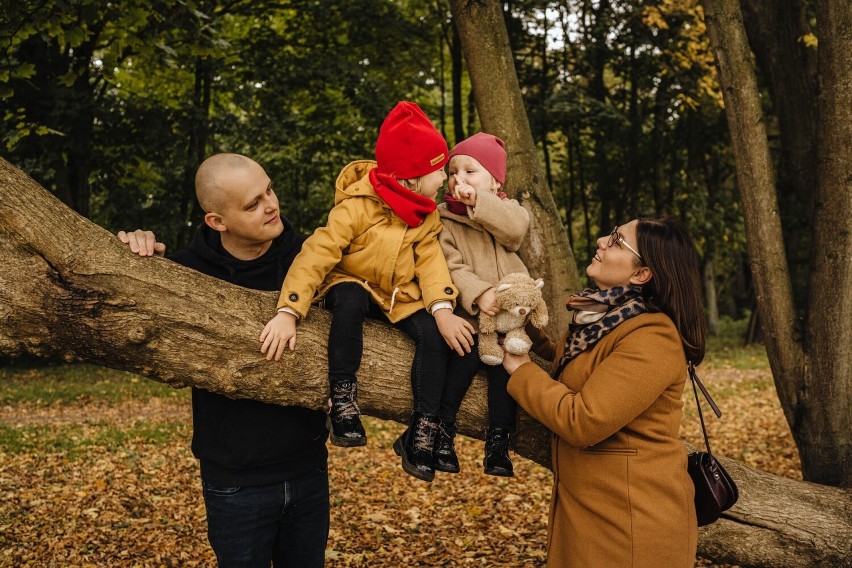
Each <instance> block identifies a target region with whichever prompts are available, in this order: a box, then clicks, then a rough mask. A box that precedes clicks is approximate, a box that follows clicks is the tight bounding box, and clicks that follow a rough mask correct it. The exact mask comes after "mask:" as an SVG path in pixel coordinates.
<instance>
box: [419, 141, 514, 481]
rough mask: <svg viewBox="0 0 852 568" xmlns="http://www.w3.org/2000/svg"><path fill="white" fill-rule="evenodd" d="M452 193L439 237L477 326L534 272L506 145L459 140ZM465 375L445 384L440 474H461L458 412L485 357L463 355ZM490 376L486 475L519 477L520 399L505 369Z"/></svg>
mask: <svg viewBox="0 0 852 568" xmlns="http://www.w3.org/2000/svg"><path fill="white" fill-rule="evenodd" d="M448 176H449V181H448V187H449V190H448V191H447V194H446V195H445V197H444V203H442V204H440V205H439V206H438V212H439V213H440V215H441V222H442V223H443V225H444V230H443V231H442V232H441V233H440V235H439V240H440V241H441V249H442V250H443V251H444V256H445V257H446V258H447V265H448V266H449V269H450V276H451V277H452V279H453V284H454V285H455V286H456V288H457V289H458V291H459V295H458V306H457V307H456V313H458V314H459V315H461V316H463V317H465V318H466V319H468V320H469V321H471V322H472V323H474V324H475V323H476V319H477V316H478V315H479V313H480V312H484V313H486V314H488V315H492V316H493V315H496V314H497V312H498V311H499V308H498V307H497V302H496V293H495V286H496V284H497V283H498V282H499V281H500V279H501V278H503V277H504V276H506V275H507V274H510V273H512V272H522V273H524V274H527V273H528V272H527V268H526V267H525V266H524V263H523V262H522V261H521V259H520V257H518V255H517V250H518V248H519V247H520V246H521V242H522V241H523V239H524V237H525V236H526V234H527V229H528V227H529V213H528V212H527V210H526V209H524V208H523V207H522V206H521V205H520V204H519V203H518V202H517V201H516V200H514V199H508V198H507V197H506V194H504V193H503V192H501V191H500V189H501V188H502V187H503V184H504V183H505V181H506V150H505V145H504V143H503V141H502V140H501V139H500V138H498V137H496V136H493V135H491V134H486V133H484V132H480V133H478V134H474V135H473V136H471V137H470V138H468V139H466V140H463V141H462V142H460V143H458V144H457V145H456V147H455V148H453V150H452V152H450V161H449V173H448ZM451 365H457V366H458V367H459V368H460V369H462V368H463V371H462V372H457V373H453V375H454V376H455V377H459V376H463V377H465V379H464V380H458V379H456V380H455V381H453V382H448V383H447V384H446V385H445V386H444V392H443V395H442V398H441V407H440V412H439V417H440V420H441V428H440V430H439V433H438V436H439V438H438V443H437V445H436V448H435V469H437V470H440V471H446V472H450V473H455V472H458V471H459V465H458V458H457V457H456V454H455V449H454V446H453V440H454V436H455V433H456V414H457V412H458V410H459V406H460V405H461V402H462V399H463V398H464V395H465V393H466V392H467V389H468V388H469V387H470V384H471V381H472V380H473V376H474V375H475V374H476V373H477V371H478V370H479V367H480V360H479V354H478V352H477V351H476V350H474V351H473V352H472V353H469V354H467V355H464V356H462V357H459V358H456V359H455V360H454V361H452V362H451ZM485 369H486V372H487V375H488V418H489V427H488V431H487V433H486V441H485V460H484V466H485V473H488V474H490V475H499V476H506V477H509V476H512V475H514V470H513V467H512V461H511V459H510V458H509V454H508V448H509V441H510V436H511V435H512V434H513V433H514V431H515V410H516V405H515V401H514V400H513V399H512V398H511V397H510V396H509V394H508V393H507V392H506V384H507V382H508V380H509V374H508V373H507V372H506V371H505V370H504V369H503V367H502V366H501V365H497V366H489V365H486V366H485Z"/></svg>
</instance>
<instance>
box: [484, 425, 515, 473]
mask: <svg viewBox="0 0 852 568" xmlns="http://www.w3.org/2000/svg"><path fill="white" fill-rule="evenodd" d="M510 437H511V432H509V431H508V430H506V429H505V428H489V429H488V432H487V433H486V434H485V462H484V465H485V473H487V474H488V475H498V476H500V477H512V476H513V475H515V470H514V468H513V467H512V460H511V459H509V438H510Z"/></svg>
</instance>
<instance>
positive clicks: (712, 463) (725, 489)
mask: <svg viewBox="0 0 852 568" xmlns="http://www.w3.org/2000/svg"><path fill="white" fill-rule="evenodd" d="M689 378H690V380H691V381H692V392H693V393H695V404H696V406H697V407H698V418H699V419H700V420H701V432H702V433H703V434H704V444H705V445H706V446H707V451H706V452H701V451H696V452H695V453H692V454H689V460H688V465H687V469H688V471H689V476H690V477H691V478H692V483H693V484H694V485H695V513H696V515H697V516H698V526H699V527H702V526H704V525H709V524H710V523H713V522H715V521H716V520H717V519H718V518H719V516H720V515H721V514H722V511H727V510H728V509H730V508H731V507H733V506H734V503H736V502H737V499H738V498H739V496H740V493H739V490H738V489H737V484H736V483H734V480H733V479H732V478H731V476H730V475H729V474H728V472H727V471H725V468H724V467H722V464H721V463H719V462H718V461H717V460H716V458H714V457H713V454H712V453H711V452H710V440H709V438H707V429H706V428H705V426H704V414H703V413H702V412H701V403H700V401H699V400H698V391H697V390H696V388H695V385H696V384H697V385H698V388H700V389H701V393H702V394H703V395H704V398H706V399H707V402H708V403H709V404H710V408H712V409H713V412H714V413H715V414H716V417H718V418H721V417H722V412H721V411H720V410H719V407H718V406H716V403H715V402H714V401H713V398H712V397H711V396H710V393H708V392H707V389H706V388H704V385H703V384H702V383H701V379H699V378H698V375H696V374H695V367H694V366H693V365H692V362H690V363H689Z"/></svg>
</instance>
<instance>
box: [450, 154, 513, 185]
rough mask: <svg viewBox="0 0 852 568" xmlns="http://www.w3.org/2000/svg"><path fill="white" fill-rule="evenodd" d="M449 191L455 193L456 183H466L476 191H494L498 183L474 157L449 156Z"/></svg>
mask: <svg viewBox="0 0 852 568" xmlns="http://www.w3.org/2000/svg"><path fill="white" fill-rule="evenodd" d="M449 170H450V176H449V178H450V181H449V184H448V185H449V188H450V191H451V192H453V193H454V194H455V189H456V185H458V184H466V185H469V186H471V187H472V188H473V189H475V190H476V191H477V192H480V191H487V192H490V193H496V192H497V190H498V189H500V183H499V182H498V181H497V180H496V179H494V176H492V175H491V173H490V172H489V171H488V170H486V169H485V167H484V166H483V165H482V164H480V163H479V161H478V160H476V159H475V158H471V157H470V156H464V155H458V156H453V157H452V158H450V166H449Z"/></svg>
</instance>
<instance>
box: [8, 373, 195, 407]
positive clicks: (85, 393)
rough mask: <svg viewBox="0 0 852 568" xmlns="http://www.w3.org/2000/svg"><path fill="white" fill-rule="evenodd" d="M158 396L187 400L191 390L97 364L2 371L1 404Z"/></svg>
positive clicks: (113, 400)
mask: <svg viewBox="0 0 852 568" xmlns="http://www.w3.org/2000/svg"><path fill="white" fill-rule="evenodd" d="M155 397H158V398H169V399H175V400H188V398H189V391H188V390H174V389H172V388H170V387H168V386H166V385H164V384H162V383H158V382H156V381H152V380H148V379H144V378H141V377H138V376H136V375H133V374H131V373H126V372H123V371H116V370H113V369H107V368H105V367H97V366H95V365H56V366H48V367H41V368H36V369H28V368H19V367H6V368H0V404H2V405H7V404H19V403H27V404H31V405H33V406H36V407H43V406H57V405H58V406H65V405H70V404H78V403H80V402H87V401H88V402H95V401H100V402H105V403H110V404H117V403H121V402H126V401H129V400H133V399H138V398H143V399H149V398H155Z"/></svg>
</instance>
